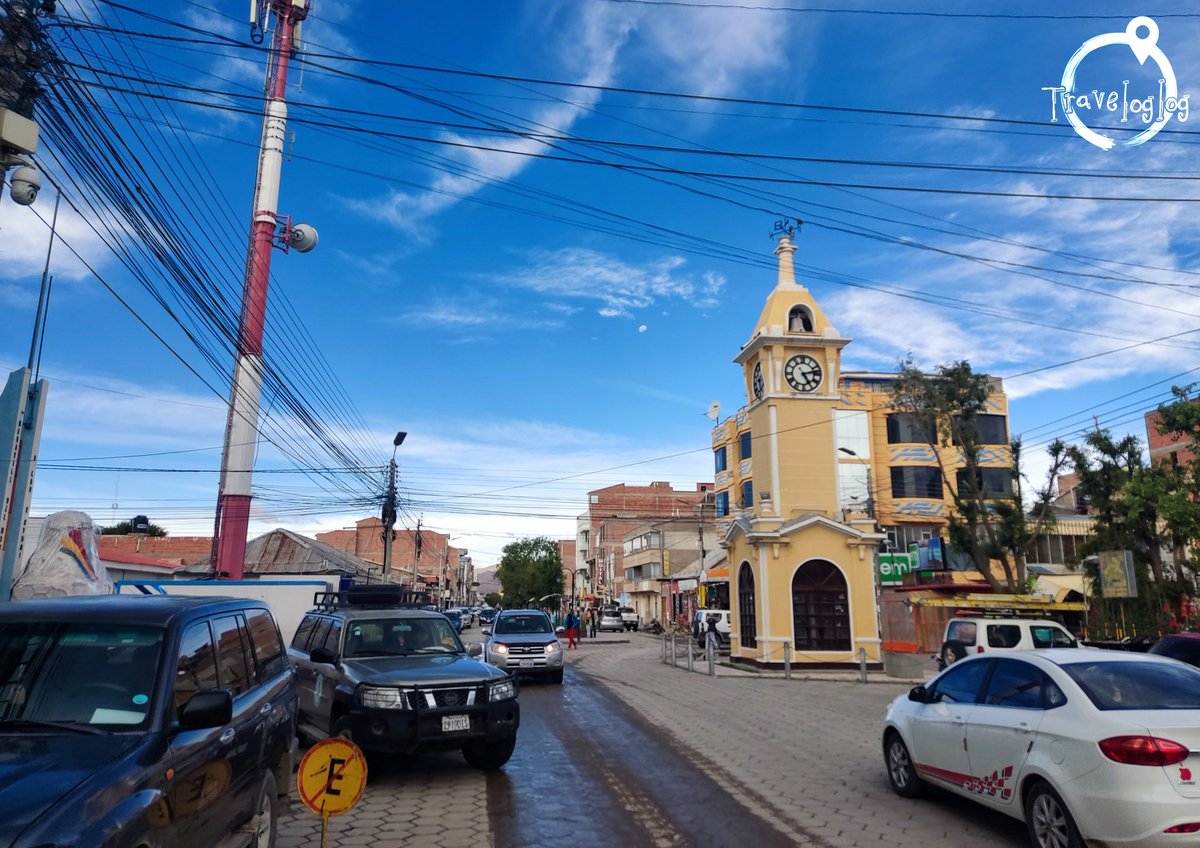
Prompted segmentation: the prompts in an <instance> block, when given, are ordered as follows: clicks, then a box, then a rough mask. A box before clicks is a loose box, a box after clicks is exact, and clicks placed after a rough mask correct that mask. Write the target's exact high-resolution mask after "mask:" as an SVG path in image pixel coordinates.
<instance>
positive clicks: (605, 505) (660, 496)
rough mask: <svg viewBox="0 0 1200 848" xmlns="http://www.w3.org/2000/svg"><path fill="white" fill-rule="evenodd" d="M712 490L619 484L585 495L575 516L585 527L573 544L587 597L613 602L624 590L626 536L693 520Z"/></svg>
mask: <svg viewBox="0 0 1200 848" xmlns="http://www.w3.org/2000/svg"><path fill="white" fill-rule="evenodd" d="M712 487H713V484H712V483H697V484H696V488H695V489H694V490H691V491H688V490H679V489H673V488H672V487H671V484H670V483H666V482H654V483H651V484H650V485H649V486H630V485H627V484H625V483H619V484H617V485H615V486H608V487H606V488H603V489H597V490H595V491H593V492H588V511H587V513H586V515H585V516H580V524H581V525H582V524H583V522H584V519H585V518H586V527H583V526H581V527H580V529H579V531H578V532H577V535H576V544H577V545H580V540H581V538H582V540H583V544H582V545H580V547H582V548H583V550H584V551H586V559H584V560H583V565H584V568H585V569H586V575H587V580H588V581H589V582H590V589H591V593H592V594H594V595H595V596H596V597H597V598H600V599H602V600H605V601H615V600H617V599H619V598H620V596H621V594H622V592H624V591H625V565H624V559H625V536H626V534H628V533H629V532H630V531H631V530H633V529H634V528H635V527H637V526H639V525H641V524H644V523H645V522H647V521H654V520H660V521H661V520H664V519H668V518H685V517H690V518H692V519H693V520H695V521H699V520H700V519H701V512H702V506H703V504H704V502H705V500H704V499H705V496H706V495H709V494H710V493H711V490H712ZM584 534H586V535H584ZM577 585H578V584H577Z"/></svg>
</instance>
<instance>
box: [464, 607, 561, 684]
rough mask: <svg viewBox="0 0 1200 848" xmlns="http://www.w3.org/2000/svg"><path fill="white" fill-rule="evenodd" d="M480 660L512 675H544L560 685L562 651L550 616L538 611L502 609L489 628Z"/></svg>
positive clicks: (484, 632)
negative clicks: (482, 659)
mask: <svg viewBox="0 0 1200 848" xmlns="http://www.w3.org/2000/svg"><path fill="white" fill-rule="evenodd" d="M483 635H484V636H486V637H488V640H487V643H486V644H485V646H484V653H483V658H484V660H485V661H486V662H489V663H491V664H492V665H494V666H496V667H497V668H502V669H505V670H506V671H509V672H512V673H513V674H520V675H539V676H544V677H545V678H546V679H547V680H549V681H550V682H551V683H562V679H563V648H562V645H561V644H559V641H558V637H557V636H555V635H554V626H553V625H552V624H551V623H550V617H549V616H548V615H546V614H545V613H544V612H542V611H541V610H528V609H526V610H503V611H502V612H500V613H499V614H498V615H497V616H496V618H495V620H494V621H492V624H491V627H485V628H483Z"/></svg>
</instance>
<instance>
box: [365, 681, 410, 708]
mask: <svg viewBox="0 0 1200 848" xmlns="http://www.w3.org/2000/svg"><path fill="white" fill-rule="evenodd" d="M358 699H359V701H360V702H361V703H362V705H363V706H364V707H370V708H371V709H375V710H407V709H411V707H410V706H409V703H408V693H406V692H401V691H400V690H399V689H394V688H392V687H390V686H363V687H360V688H359V690H358Z"/></svg>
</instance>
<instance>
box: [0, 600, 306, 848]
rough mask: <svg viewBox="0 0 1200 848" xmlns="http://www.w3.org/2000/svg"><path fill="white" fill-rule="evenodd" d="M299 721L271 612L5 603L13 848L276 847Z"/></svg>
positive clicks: (0, 737) (7, 774)
mask: <svg viewBox="0 0 1200 848" xmlns="http://www.w3.org/2000/svg"><path fill="white" fill-rule="evenodd" d="M295 711H296V692H295V686H294V676H293V673H292V669H291V667H290V665H289V664H288V662H287V654H286V652H285V650H284V647H283V642H282V640H281V639H280V637H279V628H278V627H277V626H276V624H275V619H274V618H273V617H272V615H271V611H270V609H269V608H268V607H267V606H266V605H265V604H263V603H262V602H261V601H253V600H233V599H229V598H196V597H192V598H188V597H180V596H173V597H162V596H159V597H128V596H112V595H110V596H103V597H75V598H62V599H55V600H38V601H21V602H17V603H9V604H0V752H2V753H0V810H3V811H4V814H3V816H0V846H4V848H18V846H20V848H27V847H28V848H32V847H33V846H36V848H51V846H80V848H85V846H96V848H99V846H106V847H107V846H120V848H155V847H156V846H180V848H187V846H195V848H212V846H218V845H219V846H222V848H226V846H245V845H255V846H261V848H269V846H272V845H274V843H275V833H276V824H277V818H278V814H279V813H280V812H282V810H283V809H284V808H285V807H286V805H287V798H288V792H289V791H290V788H291V779H292V762H293V756H294V752H295V735H296V731H295Z"/></svg>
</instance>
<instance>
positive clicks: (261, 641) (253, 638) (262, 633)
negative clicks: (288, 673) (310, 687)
mask: <svg viewBox="0 0 1200 848" xmlns="http://www.w3.org/2000/svg"><path fill="white" fill-rule="evenodd" d="M246 624H247V628H248V630H249V632H250V644H251V646H252V647H253V648H254V659H255V662H257V663H258V675H259V678H260V679H263V680H266V679H268V678H271V677H274V676H275V675H277V674H279V673H280V672H281V671H283V670H284V669H285V668H287V655H286V653H285V652H284V650H283V642H282V641H281V640H280V638H279V628H278V627H276V626H275V619H274V618H272V617H271V614H270V613H269V612H267V611H266V610H264V609H252V610H247V615H246Z"/></svg>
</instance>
